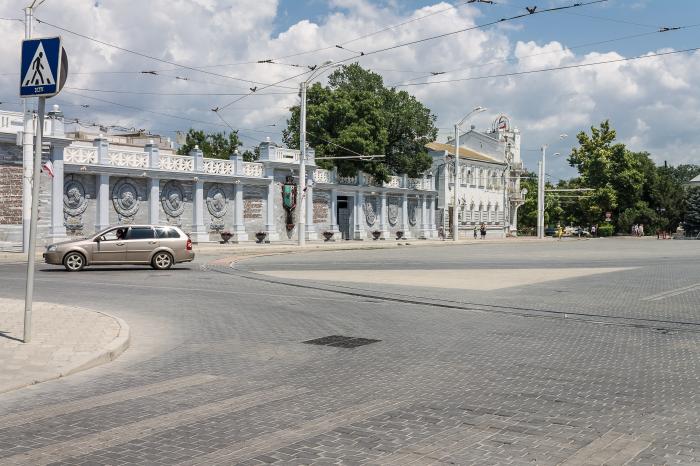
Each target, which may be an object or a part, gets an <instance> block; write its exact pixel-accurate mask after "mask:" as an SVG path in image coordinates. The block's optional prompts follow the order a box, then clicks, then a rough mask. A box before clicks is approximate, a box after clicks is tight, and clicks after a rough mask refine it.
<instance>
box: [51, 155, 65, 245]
mask: <svg viewBox="0 0 700 466" xmlns="http://www.w3.org/2000/svg"><path fill="white" fill-rule="evenodd" d="M51 163H52V164H53V179H52V180H51V227H50V228H49V238H51V239H52V240H53V241H55V240H57V239H61V238H65V237H66V226H65V224H64V218H63V147H54V148H52V151H51Z"/></svg>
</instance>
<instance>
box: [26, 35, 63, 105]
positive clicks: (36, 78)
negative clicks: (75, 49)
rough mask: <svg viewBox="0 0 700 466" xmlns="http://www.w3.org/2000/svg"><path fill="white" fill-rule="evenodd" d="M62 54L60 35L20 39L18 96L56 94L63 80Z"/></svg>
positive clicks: (48, 95) (47, 95)
mask: <svg viewBox="0 0 700 466" xmlns="http://www.w3.org/2000/svg"><path fill="white" fill-rule="evenodd" d="M64 55H65V53H64V52H63V49H62V47H61V38H60V37H47V38H42V39H28V40H25V41H22V67H21V69H20V74H19V76H20V79H21V81H20V83H19V96H20V97H51V96H54V95H56V94H58V93H59V91H60V90H61V88H62V87H63V82H65V76H62V74H64V73H62V70H61V59H62V57H63V56H64ZM64 68H65V67H64ZM62 81H63V82H62Z"/></svg>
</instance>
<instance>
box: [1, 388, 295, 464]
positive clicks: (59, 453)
mask: <svg viewBox="0 0 700 466" xmlns="http://www.w3.org/2000/svg"><path fill="white" fill-rule="evenodd" d="M308 392H309V390H308V389H303V388H296V387H289V386H281V387H275V388H272V389H269V390H262V391H256V392H254V393H248V394H246V395H241V396H237V397H234V398H227V399H225V400H221V401H216V402H213V403H207V404H204V405H201V406H197V407H194V408H190V409H185V410H183V411H175V412H172V413H168V414H163V415H161V416H156V417H152V418H150V419H145V420H143V421H139V422H133V423H131V424H125V425H123V426H119V427H115V428H112V429H108V430H105V431H102V432H97V433H94V434H89V435H85V436H83V437H80V438H77V439H73V440H67V441H65V442H60V443H56V444H53V445H47V446H44V447H39V448H35V449H34V450H30V451H28V452H26V453H20V454H17V455H14V456H10V457H8V458H3V459H2V461H3V463H5V464H27V465H32V466H41V465H47V464H50V463H54V462H57V461H62V460H65V459H68V458H73V457H76V456H82V455H86V454H89V453H92V452H95V451H98V450H103V449H106V448H110V447H113V446H116V445H121V444H124V443H127V442H130V441H132V440H136V439H139V438H143V437H146V436H149V435H153V434H156V433H158V432H163V431H166V430H169V429H172V428H174V427H178V426H181V425H185V424H190V423H193V422H197V421H202V420H205V419H207V418H209V417H212V416H218V415H221V414H223V413H234V412H237V411H243V410H246V409H248V408H253V407H255V406H259V405H262V404H265V403H270V402H272V401H277V400H282V399H285V398H291V397H294V396H297V395H302V394H305V393H308Z"/></svg>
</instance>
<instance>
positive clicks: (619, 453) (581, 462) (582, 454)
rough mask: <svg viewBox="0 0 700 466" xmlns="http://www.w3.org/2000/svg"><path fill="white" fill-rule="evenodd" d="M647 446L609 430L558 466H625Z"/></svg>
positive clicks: (636, 439)
mask: <svg viewBox="0 0 700 466" xmlns="http://www.w3.org/2000/svg"><path fill="white" fill-rule="evenodd" d="M649 445H651V442H648V441H646V440H642V439H639V438H636V437H633V436H632V435H628V434H621V433H619V432H614V431H612V430H610V431H608V432H606V433H605V434H603V436H602V437H598V438H597V439H595V440H594V441H592V442H591V443H589V444H588V445H586V446H585V447H583V448H581V449H580V450H578V451H577V452H576V453H575V454H574V455H573V456H572V457H570V458H569V459H567V460H566V461H564V462H563V463H561V464H560V466H589V465H600V464H627V463H628V462H630V461H631V460H633V459H634V458H635V457H636V456H637V455H638V454H640V453H641V452H642V451H644V450H645V449H646V448H647V447H648V446H649Z"/></svg>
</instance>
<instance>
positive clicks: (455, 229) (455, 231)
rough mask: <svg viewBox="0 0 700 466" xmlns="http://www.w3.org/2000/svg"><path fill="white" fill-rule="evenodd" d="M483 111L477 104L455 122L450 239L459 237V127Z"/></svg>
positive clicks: (455, 239) (484, 109)
mask: <svg viewBox="0 0 700 466" xmlns="http://www.w3.org/2000/svg"><path fill="white" fill-rule="evenodd" d="M484 111H486V108H484V107H482V106H480V105H479V106H477V107H475V108H474V109H473V110H472V111H471V112H469V113H467V114H466V115H465V116H464V118H462V119H461V120H459V122H457V123H455V169H454V171H455V186H454V190H453V194H454V196H453V201H452V241H457V240H458V239H459V214H458V212H457V207H458V206H459V129H460V127H461V126H462V125H463V124H464V122H465V121H467V119H468V118H469V117H471V116H472V115H474V114H475V113H481V112H484Z"/></svg>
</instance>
